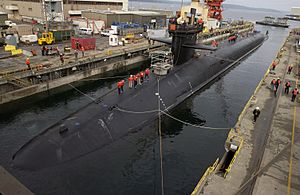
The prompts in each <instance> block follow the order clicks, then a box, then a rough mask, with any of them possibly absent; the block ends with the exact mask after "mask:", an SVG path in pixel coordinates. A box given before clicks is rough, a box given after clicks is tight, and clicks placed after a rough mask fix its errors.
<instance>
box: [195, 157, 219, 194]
mask: <svg viewBox="0 0 300 195" xmlns="http://www.w3.org/2000/svg"><path fill="white" fill-rule="evenodd" d="M218 164H219V158H217V160H216V161H215V163H214V164H213V165H212V166H210V167H208V168H207V169H206V171H205V173H204V174H203V175H202V177H201V179H200V180H199V182H198V184H197V186H196V187H195V189H194V191H193V192H192V193H191V195H197V194H199V193H200V192H201V190H202V187H203V186H204V184H205V181H206V180H207V178H208V177H209V176H210V175H211V174H212V173H213V172H214V171H215V170H216V168H217V166H218Z"/></svg>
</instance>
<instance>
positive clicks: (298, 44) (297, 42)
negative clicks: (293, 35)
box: [296, 39, 300, 53]
mask: <svg viewBox="0 0 300 195" xmlns="http://www.w3.org/2000/svg"><path fill="white" fill-rule="evenodd" d="M296 52H298V53H300V39H299V40H297V41H296Z"/></svg>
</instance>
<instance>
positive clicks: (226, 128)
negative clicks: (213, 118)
mask: <svg viewBox="0 0 300 195" xmlns="http://www.w3.org/2000/svg"><path fill="white" fill-rule="evenodd" d="M116 109H117V110H119V111H121V112H125V113H130V114H149V113H155V112H158V110H147V111H131V110H124V109H121V108H119V107H116ZM160 112H161V113H163V114H164V115H166V116H168V117H170V118H171V119H173V120H175V121H177V122H180V123H182V124H185V125H187V126H192V127H196V128H200V129H210V130H228V129H231V128H232V127H207V126H201V125H195V124H191V123H188V122H185V121H183V120H180V119H178V118H176V117H174V116H172V115H170V114H168V113H166V112H165V111H162V110H161V111H160Z"/></svg>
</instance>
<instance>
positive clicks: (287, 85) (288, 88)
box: [284, 81, 291, 94]
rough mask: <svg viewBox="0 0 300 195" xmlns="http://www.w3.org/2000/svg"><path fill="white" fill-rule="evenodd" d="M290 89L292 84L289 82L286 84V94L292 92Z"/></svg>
mask: <svg viewBox="0 0 300 195" xmlns="http://www.w3.org/2000/svg"><path fill="white" fill-rule="evenodd" d="M290 87H291V82H290V81H288V82H286V83H285V89H284V93H286V94H289V92H290Z"/></svg>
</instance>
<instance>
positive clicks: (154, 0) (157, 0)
mask: <svg viewBox="0 0 300 195" xmlns="http://www.w3.org/2000/svg"><path fill="white" fill-rule="evenodd" d="M130 2H139V3H143V2H146V3H153V4H167V3H172V4H177V5H180V4H181V3H180V2H179V1H168V0H166V1H164V2H161V1H160V0H129V3H130ZM187 4H189V3H188V2H184V5H187ZM223 8H224V9H239V10H241V9H242V10H251V11H261V12H276V13H285V11H280V10H276V9H267V8H255V7H247V6H243V5H235V4H226V3H225V4H224V5H223Z"/></svg>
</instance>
